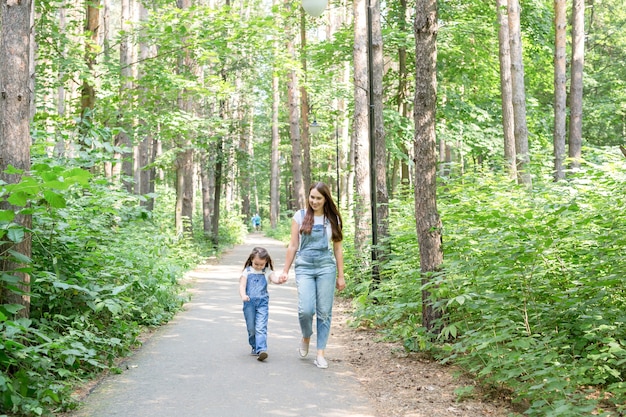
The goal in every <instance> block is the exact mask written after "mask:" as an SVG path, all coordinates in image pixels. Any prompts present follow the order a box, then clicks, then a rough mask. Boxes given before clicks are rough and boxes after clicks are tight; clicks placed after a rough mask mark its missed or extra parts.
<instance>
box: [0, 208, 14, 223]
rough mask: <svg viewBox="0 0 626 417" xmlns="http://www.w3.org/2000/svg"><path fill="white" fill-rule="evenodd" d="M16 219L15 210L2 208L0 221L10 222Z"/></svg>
mask: <svg viewBox="0 0 626 417" xmlns="http://www.w3.org/2000/svg"><path fill="white" fill-rule="evenodd" d="M13 219H15V212H14V211H13V210H0V222H10V221H12V220H13Z"/></svg>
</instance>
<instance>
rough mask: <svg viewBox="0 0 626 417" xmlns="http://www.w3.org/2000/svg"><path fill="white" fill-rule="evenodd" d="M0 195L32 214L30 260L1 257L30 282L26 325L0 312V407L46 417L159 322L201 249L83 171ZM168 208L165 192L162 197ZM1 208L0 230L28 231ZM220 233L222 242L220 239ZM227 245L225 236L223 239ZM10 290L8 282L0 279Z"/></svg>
mask: <svg viewBox="0 0 626 417" xmlns="http://www.w3.org/2000/svg"><path fill="white" fill-rule="evenodd" d="M0 190H1V192H0V196H3V198H5V199H7V200H8V201H11V202H12V204H14V205H18V206H20V207H22V208H21V209H19V208H18V211H21V212H23V213H24V212H26V213H30V214H32V217H33V225H32V230H30V231H28V232H30V233H31V236H32V257H31V258H32V259H28V258H26V257H24V256H21V255H20V254H19V253H17V252H15V251H12V250H9V251H6V252H4V255H3V256H12V257H15V258H16V260H17V261H19V262H21V263H23V264H26V266H27V268H25V269H23V270H24V271H28V272H29V274H30V276H31V292H30V296H31V305H30V316H29V318H28V319H25V318H16V316H15V315H16V313H18V312H19V311H20V309H21V308H22V307H21V306H18V305H11V304H4V305H0V332H1V333H2V335H3V337H2V341H0V410H1V411H5V412H12V413H17V414H19V415H24V416H29V415H48V414H50V413H52V412H53V411H55V410H64V409H68V408H71V407H73V406H74V402H73V400H72V399H71V392H72V388H73V386H74V385H75V384H76V383H78V382H80V381H82V380H84V379H86V378H90V377H93V376H94V375H95V374H97V373H99V372H101V371H102V370H104V369H107V368H112V367H113V368H114V366H115V359H116V358H118V357H120V356H124V355H126V354H128V353H129V352H130V350H131V349H132V348H133V347H136V346H137V345H138V344H139V342H138V339H137V336H138V335H139V333H140V332H141V329H142V327H145V326H155V325H159V324H162V323H164V322H167V321H168V320H169V319H171V317H172V316H173V314H174V313H175V312H176V311H178V310H179V309H180V307H181V305H182V303H183V302H184V300H185V299H186V295H185V292H184V287H182V286H181V285H180V283H179V280H180V278H182V276H183V275H184V273H185V271H186V270H188V269H189V268H191V267H192V266H193V265H195V264H196V263H198V261H199V260H200V259H201V254H202V253H206V252H207V250H206V245H204V246H200V245H199V244H198V243H200V242H196V243H194V242H193V241H189V240H186V239H185V240H181V239H180V238H179V237H177V236H174V235H172V234H171V233H170V232H169V231H170V230H173V229H174V228H173V227H172V225H171V224H170V223H171V218H172V216H170V214H169V213H168V212H167V210H166V209H167V208H168V207H171V205H169V204H160V203H161V200H160V199H157V203H158V204H157V205H156V207H157V208H156V210H155V211H154V212H146V211H145V210H144V209H142V208H141V207H140V206H139V205H138V198H137V197H135V196H130V195H128V194H127V193H126V192H124V191H121V190H117V189H115V187H112V185H111V184H109V183H108V182H106V181H103V180H98V179H94V178H92V176H91V174H90V173H89V172H88V171H85V170H82V169H79V168H63V167H60V166H51V165H47V164H43V163H39V164H35V165H33V167H32V172H31V176H24V177H23V178H22V181H20V182H19V183H17V184H5V185H2V188H1V189H0ZM163 200H164V201H163V202H164V203H167V202H168V195H167V194H165V195H164V196H163ZM11 213H12V212H11V211H10V210H4V211H2V213H1V215H0V230H2V231H3V233H4V235H5V237H7V238H8V239H9V240H10V241H12V242H15V243H18V242H19V241H20V240H21V239H22V238H23V236H24V235H25V233H26V232H27V231H25V230H23V228H21V226H19V225H17V224H14V223H12V221H13V218H14V213H13V214H11ZM225 235H229V234H228V232H226V233H225ZM231 240H232V239H231ZM2 282H3V284H4V285H5V286H6V288H9V289H11V288H12V287H11V284H15V282H16V281H15V277H13V276H11V275H10V274H9V273H4V274H3V275H2Z"/></svg>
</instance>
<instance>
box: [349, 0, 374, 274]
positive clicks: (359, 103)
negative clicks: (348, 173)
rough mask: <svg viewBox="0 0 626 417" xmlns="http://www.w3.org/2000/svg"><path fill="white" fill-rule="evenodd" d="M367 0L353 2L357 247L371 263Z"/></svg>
mask: <svg viewBox="0 0 626 417" xmlns="http://www.w3.org/2000/svg"><path fill="white" fill-rule="evenodd" d="M367 3H368V1H367V0H355V1H354V53H353V55H354V121H353V123H354V124H353V129H352V135H353V138H352V141H353V144H354V188H355V195H354V219H355V220H354V249H355V254H356V255H357V256H362V257H363V259H361V260H360V261H361V263H362V264H363V265H366V266H367V265H369V264H370V262H369V257H366V256H365V254H367V253H369V250H368V247H367V245H368V240H369V237H370V236H371V226H372V224H371V221H370V219H371V218H372V208H371V184H370V164H369V155H370V133H369V100H368V94H367V92H368V91H369V77H368V45H367V38H368V33H367V32H368V31H367V13H368V12H367V6H368V4H367Z"/></svg>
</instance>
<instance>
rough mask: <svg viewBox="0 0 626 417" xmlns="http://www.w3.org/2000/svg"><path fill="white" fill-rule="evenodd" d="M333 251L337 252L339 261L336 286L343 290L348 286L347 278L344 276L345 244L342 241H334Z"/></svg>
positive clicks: (336, 255) (336, 257)
mask: <svg viewBox="0 0 626 417" xmlns="http://www.w3.org/2000/svg"><path fill="white" fill-rule="evenodd" d="M333 251H334V252H335V260H336V261H337V283H336V284H335V287H337V289H338V290H339V291H341V290H343V289H344V288H346V279H345V278H344V276H343V246H342V245H341V242H333Z"/></svg>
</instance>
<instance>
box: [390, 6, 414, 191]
mask: <svg viewBox="0 0 626 417" xmlns="http://www.w3.org/2000/svg"><path fill="white" fill-rule="evenodd" d="M399 18H400V25H399V27H400V31H401V32H402V33H404V32H405V31H406V26H407V25H406V18H407V1H406V0H400V12H399ZM408 77H409V71H408V69H407V51H406V47H404V46H400V48H399V49H398V113H399V114H400V116H401V117H402V118H406V119H408V118H409V110H410V109H409V98H408V93H409V83H408ZM400 150H401V151H402V153H403V154H404V155H406V159H401V160H400V161H398V162H399V164H400V183H399V185H400V189H401V190H400V191H401V193H402V194H405V193H406V192H408V190H409V186H410V184H411V178H410V175H409V150H408V149H407V147H406V145H405V144H404V143H402V144H400ZM395 193H396V190H395V189H392V194H394V195H395Z"/></svg>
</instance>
